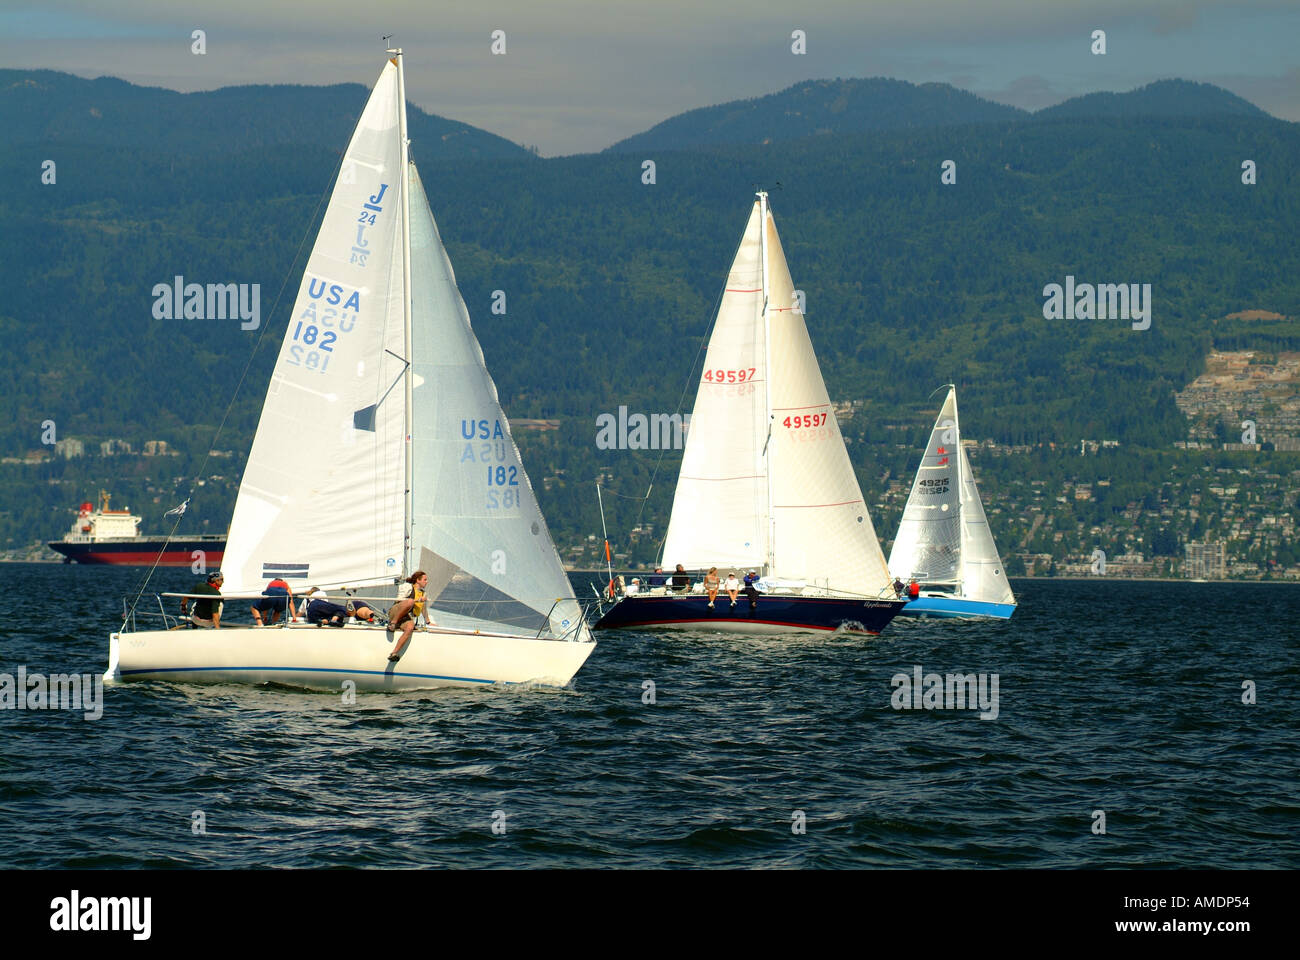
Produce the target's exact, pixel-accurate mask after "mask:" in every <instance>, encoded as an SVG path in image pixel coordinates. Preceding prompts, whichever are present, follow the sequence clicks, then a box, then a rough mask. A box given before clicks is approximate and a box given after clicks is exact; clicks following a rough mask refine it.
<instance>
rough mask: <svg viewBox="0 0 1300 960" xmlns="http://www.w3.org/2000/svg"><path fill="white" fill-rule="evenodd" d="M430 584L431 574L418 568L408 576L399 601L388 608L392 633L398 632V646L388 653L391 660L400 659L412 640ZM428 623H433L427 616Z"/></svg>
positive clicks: (389, 626) (422, 611)
mask: <svg viewBox="0 0 1300 960" xmlns="http://www.w3.org/2000/svg"><path fill="white" fill-rule="evenodd" d="M428 586H429V575H428V574H427V573H425V572H424V571H423V570H416V571H415V573H413V574H411V575H410V576H409V577H407V578H406V586H404V587H403V588H402V590H401V592H400V593H399V594H398V595H397V602H396V603H395V604H393V605H392V607H390V608H389V610H388V629H389V631H390V632H391V633H398V632H399V631H400V633H401V635H400V636H399V637H398V640H397V646H395V647H394V648H393V652H392V653H390V654H389V655H388V659H389V660H393V661H396V660H400V659H401V657H402V652H403V651H404V650H405V649H406V645H407V644H408V643H410V642H411V634H412V633H413V632H414V631H415V621H416V619H417V618H418V617H420V616H422V615H423V614H424V591H425V588H426V587H428ZM426 622H427V623H433V621H432V620H431V619H428V618H426Z"/></svg>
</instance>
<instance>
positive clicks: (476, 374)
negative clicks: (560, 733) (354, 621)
mask: <svg viewBox="0 0 1300 960" xmlns="http://www.w3.org/2000/svg"><path fill="white" fill-rule="evenodd" d="M401 96H402V95H401V82H400V73H399V71H398V68H397V66H396V64H395V63H394V62H392V61H390V62H389V63H388V64H387V65H386V66H385V68H384V71H383V73H382V75H381V76H380V78H379V82H378V83H377V84H376V86H375V90H374V92H373V93H372V94H371V97H370V101H369V103H368V104H367V106H366V108H365V111H364V113H363V114H362V117H361V121H360V123H359V124H358V127H357V132H356V133H355V135H354V136H353V139H352V142H351V144H350V145H349V147H348V151H347V154H346V155H345V157H344V162H343V166H342V173H341V175H340V178H339V181H338V183H337V184H336V185H335V188H334V192H333V195H332V196H331V198H330V202H329V206H328V208H327V210H326V213H325V218H324V221H323V223H322V226H321V229H320V233H319V235H318V236H317V240H316V245H315V247H314V248H313V249H312V253H311V257H310V259H309V260H308V262H307V269H306V273H305V274H304V277H303V282H302V286H301V288H300V289H299V292H298V299H297V301H296V303H295V305H294V312H293V316H292V317H291V318H290V322H289V329H288V330H287V331H286V333H285V338H284V342H283V344H282V345H281V349H280V356H279V359H278V360H277V363H276V367H275V371H274V373H273V375H272V379H271V386H270V389H269V391H268V393H267V397H266V402H265V405H264V406H263V409H262V417H261V420H260V421H259V423H258V429H257V436H256V438H255V439H254V441H253V447H252V451H251V452H250V455H249V462H248V466H247V468H246V470H245V473H244V477H243V482H242V483H241V485H240V490H239V497H238V500H237V501H236V504H235V513H234V519H233V520H232V523H231V530H230V537H229V541H228V544H227V547H226V567H227V569H226V589H227V590H230V591H232V592H233V591H239V592H244V591H255V590H260V589H261V587H262V586H263V585H264V584H265V583H266V581H267V579H269V578H271V577H274V576H281V577H286V578H289V579H290V580H291V581H292V580H297V581H299V582H301V583H309V584H312V585H315V586H324V587H333V586H354V587H367V586H369V587H371V588H372V589H371V590H370V591H369V592H370V594H371V595H372V596H377V595H387V594H390V593H391V592H392V585H393V584H395V583H396V582H397V581H398V580H399V579H400V578H401V577H403V576H406V575H409V574H410V573H412V572H413V571H415V570H417V569H421V570H424V571H425V572H427V573H428V574H429V585H428V588H427V591H426V595H427V597H428V604H429V607H430V609H431V612H432V613H433V616H434V618H435V619H436V620H437V622H438V624H439V625H440V626H446V627H452V628H464V629H470V630H475V629H482V630H491V631H499V632H512V633H521V632H527V633H543V634H549V635H551V636H554V637H561V636H567V637H568V638H569V639H579V640H585V639H589V637H588V636H587V635H586V633H585V626H581V624H582V622H583V621H582V615H581V610H580V608H579V605H578V603H577V601H576V600H575V598H574V595H573V589H572V587H571V586H570V584H569V582H568V579H567V577H566V576H565V574H564V570H563V568H562V567H561V566H560V561H559V557H558V555H557V554H556V552H555V546H554V544H553V543H552V541H551V537H550V533H549V532H548V530H547V528H546V522H545V521H544V520H543V519H542V515H541V512H540V510H539V509H538V506H537V500H536V497H535V496H534V495H533V489H532V485H531V484H530V482H529V480H528V475H527V474H526V473H525V472H524V469H523V465H522V464H521V462H520V459H519V451H518V449H517V448H516V447H515V444H514V440H513V439H512V438H511V435H510V428H509V422H508V420H507V419H506V416H505V414H504V413H503V412H502V410H501V406H500V404H499V403H498V401H497V392H496V386H495V385H494V384H493V382H492V378H491V376H490V375H489V374H488V372H487V369H486V368H485V366H484V364H483V351H482V349H481V348H480V346H479V343H478V340H477V339H476V338H475V336H474V333H473V331H472V330H471V328H470V320H469V313H468V311H467V310H466V308H465V303H464V301H463V300H462V299H461V296H460V292H459V291H458V290H457V288H456V279H455V274H454V273H453V271H452V267H451V262H450V260H449V259H448V258H447V253H446V250H445V249H444V248H443V245H442V240H441V238H440V237H439V235H438V228H437V226H436V225H435V223H434V220H433V214H432V212H431V211H430V209H429V203H428V199H427V197H426V196H425V192H424V188H423V185H422V184H421V182H420V178H419V175H418V174H417V173H416V172H415V166H414V164H408V172H407V176H406V177H405V178H403V177H402V176H401V172H402V170H401V168H402V150H401V119H400V109H401ZM404 180H405V181H407V182H408V187H407V189H404V188H403V181H404ZM404 217H405V218H406V220H407V223H405V224H404V223H403V218H404ZM406 229H409V233H410V256H409V266H408V265H404V262H403V261H404V256H403V253H402V235H403V231H404V230H406ZM408 286H409V289H410V297H411V309H410V328H409V359H410V364H409V381H410V382H409V397H410V400H409V404H410V408H409V411H408V399H407V397H408V389H407V387H408V385H407V379H408V363H407V357H408V352H407V351H408V346H407V344H408V335H407V328H406V318H405V316H404V312H405V311H404V310H403V299H404V296H405V293H404V288H406V287H408ZM408 423H409V425H410V426H409V436H408V429H407V424H408ZM408 451H409V454H408ZM408 455H409V456H410V458H411V463H410V464H407V462H406V457H407V456H408ZM408 467H409V470H408ZM408 475H409V477H410V493H409V505H408V495H407V477H408ZM362 592H363V593H364V592H365V591H362ZM578 629H581V630H582V631H583V635H582V636H575V631H576V630H578Z"/></svg>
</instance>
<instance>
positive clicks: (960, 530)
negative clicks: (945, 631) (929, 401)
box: [948, 383, 966, 595]
mask: <svg viewBox="0 0 1300 960" xmlns="http://www.w3.org/2000/svg"><path fill="white" fill-rule="evenodd" d="M948 392H949V393H951V394H952V430H953V434H954V435H955V436H956V437H957V459H956V461H955V463H954V464H953V465H954V466H955V467H956V468H957V534H958V536H957V593H958V594H959V595H962V594H965V592H966V590H965V587H963V585H962V581H963V575H964V574H965V572H966V566H965V562H964V558H963V556H962V554H963V553H964V552H965V547H966V518H965V516H963V514H964V513H965V511H964V510H963V509H962V500H963V499H964V498H965V495H966V487H965V486H964V485H963V484H962V476H961V459H962V458H961V417H960V416H959V415H958V413H957V388H956V387H955V386H954V385H953V384H951V383H950V384H948Z"/></svg>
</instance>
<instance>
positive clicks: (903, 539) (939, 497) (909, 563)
mask: <svg viewBox="0 0 1300 960" xmlns="http://www.w3.org/2000/svg"><path fill="white" fill-rule="evenodd" d="M960 449H961V434H960V431H959V429H958V424H957V395H956V392H955V391H953V390H951V389H950V390H949V391H948V397H947V399H946V400H944V403H943V409H941V410H940V411H939V416H938V418H937V419H936V420H935V422H934V429H933V430H931V431H930V439H929V440H928V441H927V442H926V445H925V453H924V454H922V456H921V466H920V467H919V468H917V471H916V478H915V479H914V480H913V481H912V493H911V495H910V496H909V497H908V498H907V506H906V507H904V508H903V519H902V522H901V523H900V524H899V525H898V536H897V537H896V538H895V539H894V548H893V549H892V550H891V551H890V552H889V569H890V570H892V571H893V572H894V574H895V575H897V576H899V577H901V578H903V579H904V580H911V579H916V580H921V581H924V582H926V583H956V582H957V581H958V580H960V579H961V489H960V488H961V483H960V474H959V472H958V471H959V469H960V468H959V466H958V465H959V463H960V456H959V454H958V451H959V450H960Z"/></svg>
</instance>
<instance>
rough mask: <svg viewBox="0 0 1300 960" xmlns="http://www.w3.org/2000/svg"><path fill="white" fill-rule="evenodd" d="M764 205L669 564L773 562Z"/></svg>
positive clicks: (724, 339)
mask: <svg viewBox="0 0 1300 960" xmlns="http://www.w3.org/2000/svg"><path fill="white" fill-rule="evenodd" d="M760 222H761V218H760V213H759V204H758V203H755V204H754V209H753V212H752V213H751V214H750V217H749V223H748V224H747V225H746V227H745V233H744V236H743V237H742V239H741V241H740V248H739V249H738V250H737V251H736V258H735V261H734V262H733V263H732V265H731V271H730V272H729V273H728V274H727V286H726V288H725V289H724V291H723V294H722V303H721V306H720V307H719V309H718V317H717V320H716V321H715V323H714V325H713V335H712V337H710V339H709V348H708V350H707V351H706V353H705V356H704V370H703V372H702V374H701V377H700V388H699V391H698V392H697V393H696V395H695V407H694V410H693V411H692V413H691V429H690V431H689V432H688V433H687V435H686V449H685V450H684V451H683V453H682V468H681V472H680V474H679V475H678V478H677V492H676V493H675V494H674V496H673V510H672V515H671V516H670V518H669V520H668V533H667V535H666V536H665V538H664V557H663V559H664V563H665V564H667V565H669V567H670V568H671V567H672V566H675V565H676V564H679V563H680V564H682V565H683V566H685V567H686V568H687V569H691V570H696V569H707V568H708V567H711V566H714V565H718V566H724V567H735V568H741V567H744V568H750V567H753V568H756V569H757V568H759V567H762V566H765V565H766V563H767V554H768V546H767V538H768V527H769V523H768V518H769V515H770V514H769V511H768V502H767V473H766V467H765V464H764V445H765V443H766V441H767V410H766V399H765V395H764V391H765V389H766V380H767V369H766V362H765V359H764V358H765V350H766V345H765V343H764V325H763V306H764V301H763V263H762V235H761V231H760Z"/></svg>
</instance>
